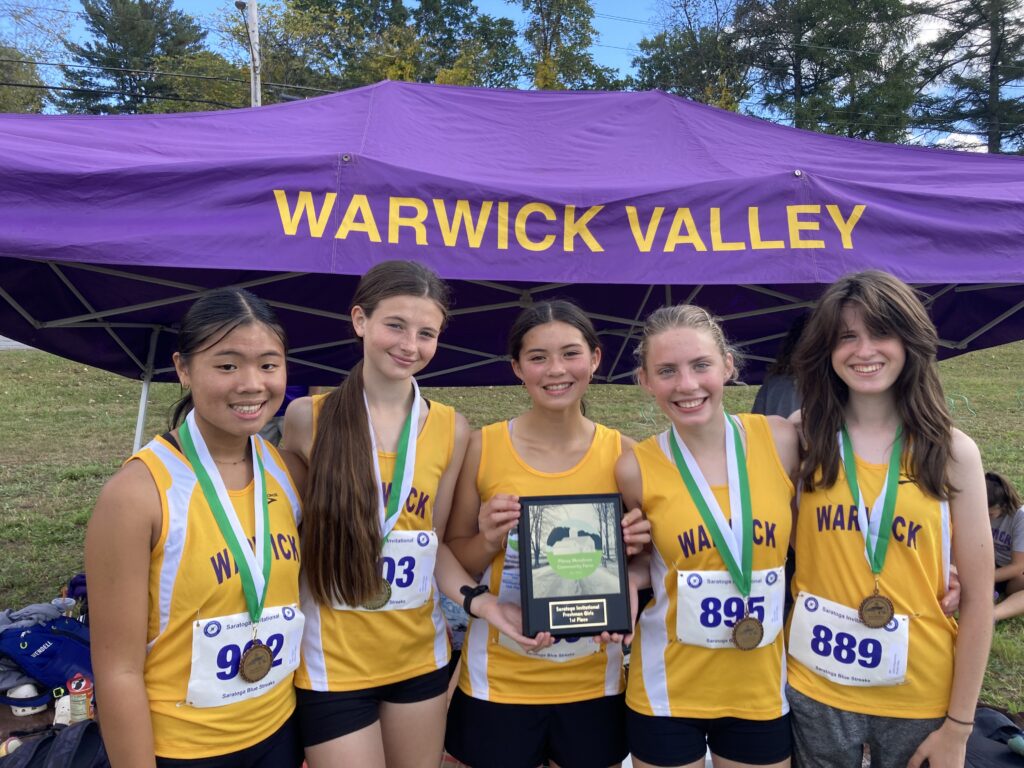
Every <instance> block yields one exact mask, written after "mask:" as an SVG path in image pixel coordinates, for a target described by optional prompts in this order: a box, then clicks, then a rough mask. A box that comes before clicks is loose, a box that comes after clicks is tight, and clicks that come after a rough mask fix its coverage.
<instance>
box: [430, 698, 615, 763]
mask: <svg viewBox="0 0 1024 768" xmlns="http://www.w3.org/2000/svg"><path fill="white" fill-rule="evenodd" d="M625 709H626V704H625V694H619V695H617V696H602V697H600V698H597V699H589V700H587V701H574V702H570V703H568V704H496V703H494V702H491V701H483V700H482V699H474V698H473V697H471V696H467V695H466V694H465V693H463V692H462V691H461V690H456V691H455V695H454V696H453V697H452V703H451V705H450V706H449V708H448V729H447V732H446V733H445V737H444V748H445V750H446V751H447V752H448V754H450V755H452V756H453V757H454V758H456V759H457V760H459V761H461V762H463V763H465V764H466V765H469V766H472V767H473V768H536V766H538V765H540V764H541V763H543V762H544V761H545V760H553V761H554V762H556V763H558V765H559V766H560V767H561V768H606V766H609V765H614V764H615V763H620V762H622V761H623V760H624V759H625V758H626V754H627V750H626V729H625Z"/></svg>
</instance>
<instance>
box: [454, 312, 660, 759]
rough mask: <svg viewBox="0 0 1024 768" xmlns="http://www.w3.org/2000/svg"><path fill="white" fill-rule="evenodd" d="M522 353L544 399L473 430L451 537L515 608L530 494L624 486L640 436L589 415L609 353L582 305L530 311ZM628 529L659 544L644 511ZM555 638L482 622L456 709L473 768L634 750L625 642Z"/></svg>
mask: <svg viewBox="0 0 1024 768" xmlns="http://www.w3.org/2000/svg"><path fill="white" fill-rule="evenodd" d="M509 354H510V356H511V358H512V369H513V371H514V372H515V375H516V376H517V377H518V378H519V379H520V381H522V383H523V386H524V387H525V388H526V391H527V393H528V394H529V396H530V400H531V407H530V409H529V410H528V411H526V412H525V413H523V414H521V415H519V416H517V417H516V418H514V419H511V420H510V421H502V422H499V423H497V424H491V425H490V426H487V427H484V428H483V429H482V430H481V431H479V432H474V433H473V436H472V438H471V439H470V444H469V450H468V452H467V456H466V462H465V465H464V466H463V471H462V474H461V475H460V476H459V484H458V490H457V492H456V499H455V506H454V509H453V512H452V520H451V524H450V525H449V531H448V539H449V542H450V544H451V547H452V550H453V551H454V552H455V554H456V555H457V556H458V558H459V560H460V561H461V562H462V564H463V565H464V566H465V567H466V569H467V570H469V571H470V572H473V573H480V572H483V583H484V584H486V585H487V586H488V587H489V588H490V590H491V591H492V592H495V593H497V594H499V595H500V600H501V601H502V602H503V603H505V604H510V605H518V604H519V600H520V597H519V552H518V546H517V538H516V534H515V530H514V529H515V527H516V525H517V524H518V520H519V511H520V508H519V501H518V498H519V497H520V496H537V495H558V494H581V493H614V492H615V490H616V488H615V477H614V474H613V472H614V466H615V461H616V459H617V458H618V456H619V455H620V453H621V452H622V451H623V450H624V449H628V448H629V447H630V446H631V445H632V444H633V443H632V441H631V440H630V439H629V438H627V437H624V436H622V435H620V434H619V433H618V432H617V431H615V430H612V429H608V428H607V427H604V426H602V425H600V424H595V423H594V422H592V421H590V420H589V419H587V418H586V417H585V416H584V415H583V412H582V408H581V404H582V399H583V395H584V394H585V393H586V391H587V386H588V385H589V383H590V380H591V378H592V377H593V375H594V371H595V370H597V366H598V364H599V363H600V361H601V349H600V346H599V343H598V339H597V334H596V333H595V331H594V328H593V326H592V325H591V323H590V320H589V319H588V318H587V316H586V315H585V314H584V313H583V311H582V310H581V309H580V308H579V307H577V306H575V305H573V304H570V303H569V302H566V301H552V302H541V303H537V304H534V305H532V306H531V307H529V308H528V309H525V310H523V312H522V313H521V314H520V315H519V317H518V319H517V320H516V322H515V324H514V325H513V327H512V331H511V333H510V339H509ZM481 502H482V504H481ZM623 527H624V529H625V530H624V533H625V540H626V544H627V553H629V552H630V551H631V550H635V549H639V548H640V547H642V546H643V544H644V543H645V542H646V541H649V536H648V535H647V530H648V527H647V526H646V523H645V522H644V521H642V520H641V519H640V515H639V513H634V514H633V515H632V516H629V515H627V516H624V518H623ZM538 637H540V636H538ZM542 639H543V640H544V642H543V643H542V645H541V647H538V648H535V649H533V651H531V652H529V653H527V652H524V650H523V649H522V648H521V647H519V646H517V645H516V644H514V643H510V642H508V641H507V640H506V639H505V638H503V637H500V636H499V635H498V632H497V631H496V630H495V629H494V628H493V627H492V626H491V624H490V623H489V622H487V621H480V620H471V621H470V624H469V629H468V631H467V634H466V638H465V641H464V643H463V647H462V665H461V666H462V671H461V676H460V679H459V688H458V690H457V691H456V692H455V694H454V696H453V698H452V704H451V709H450V710H449V714H448V731H447V735H446V737H445V747H446V748H447V750H448V752H449V753H450V754H452V755H453V756H454V757H456V758H457V759H459V760H460V761H462V762H463V763H465V764H467V765H470V766H474V768H534V767H535V766H538V765H540V764H541V763H543V762H544V761H545V760H548V761H549V763H550V764H551V765H557V766H560V767H561V768H596V767H597V766H601V767H603V766H609V765H616V764H618V763H619V762H620V761H621V760H622V759H623V758H624V757H625V755H626V743H625V734H624V729H623V712H622V686H623V682H622V649H621V645H620V644H619V643H618V642H616V641H617V640H620V639H621V638H610V637H606V638H604V639H605V640H611V641H612V642H604V643H600V642H596V641H595V640H594V639H592V638H586V637H584V638H562V639H560V640H558V641H555V642H554V643H551V637H550V636H548V635H545V636H544V637H543V638H542Z"/></svg>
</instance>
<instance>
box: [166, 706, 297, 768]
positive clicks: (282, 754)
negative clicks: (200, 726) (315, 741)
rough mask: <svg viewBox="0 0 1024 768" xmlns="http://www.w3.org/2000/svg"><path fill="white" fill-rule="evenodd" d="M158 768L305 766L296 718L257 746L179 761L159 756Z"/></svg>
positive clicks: (289, 720)
mask: <svg viewBox="0 0 1024 768" xmlns="http://www.w3.org/2000/svg"><path fill="white" fill-rule="evenodd" d="M156 764H157V768H298V766H300V765H302V744H300V743H299V729H298V726H297V725H296V723H295V717H294V716H292V717H290V718H288V720H287V721H286V722H285V724H284V725H282V726H281V727H280V728H278V729H277V730H276V731H275V732H274V733H272V734H271V735H270V736H268V737H267V738H265V739H264V740H263V741H261V742H259V743H258V744H253V745H252V746H251V747H247V748H246V749H241V750H239V751H238V752H230V753H228V754H226V755H218V756H217V757H200V758H198V759H195V760H179V759H177V758H172V757H159V756H158V757H157V758H156Z"/></svg>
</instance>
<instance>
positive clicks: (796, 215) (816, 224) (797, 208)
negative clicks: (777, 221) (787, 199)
mask: <svg viewBox="0 0 1024 768" xmlns="http://www.w3.org/2000/svg"><path fill="white" fill-rule="evenodd" d="M801 213H821V206H820V205H787V206H786V218H787V219H788V220H789V247H790V248H824V247H825V241H824V240H802V239H801V238H800V233H801V232H802V231H807V232H817V231H818V230H819V229H821V222H820V221H801V220H800V214H801Z"/></svg>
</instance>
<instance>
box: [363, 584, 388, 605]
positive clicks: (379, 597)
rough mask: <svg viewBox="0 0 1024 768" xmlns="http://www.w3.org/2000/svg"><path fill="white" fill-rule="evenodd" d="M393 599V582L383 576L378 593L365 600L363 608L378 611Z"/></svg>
mask: <svg viewBox="0 0 1024 768" xmlns="http://www.w3.org/2000/svg"><path fill="white" fill-rule="evenodd" d="M390 600H391V584H390V583H389V582H388V580H387V579H384V578H382V579H381V580H380V586H378V587H377V594H375V595H372V596H371V597H369V598H368V599H366V600H364V601H363V608H366V609H367V610H370V611H377V610H380V609H381V608H383V607H384V606H385V605H387V604H388V602H390Z"/></svg>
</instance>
